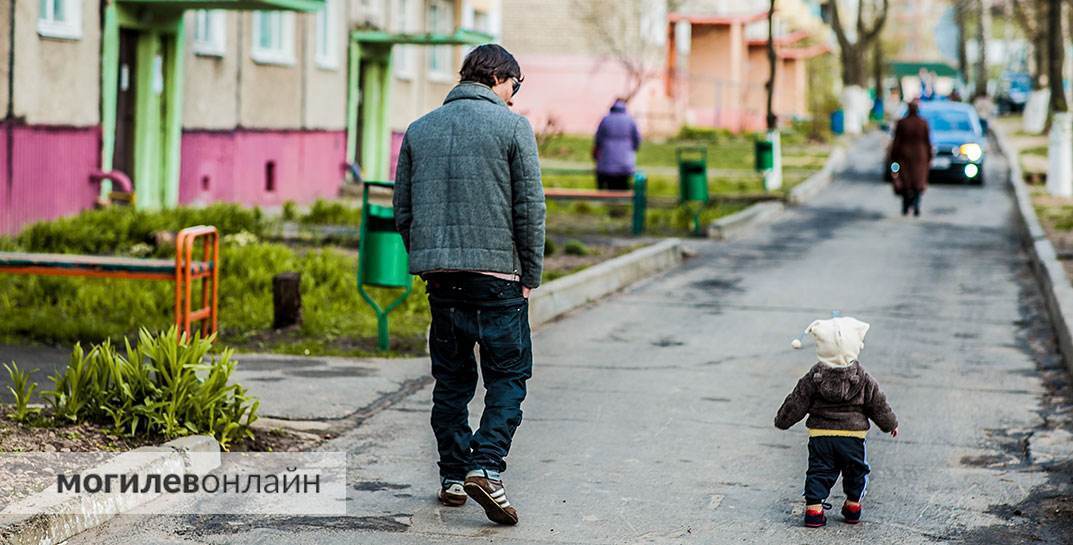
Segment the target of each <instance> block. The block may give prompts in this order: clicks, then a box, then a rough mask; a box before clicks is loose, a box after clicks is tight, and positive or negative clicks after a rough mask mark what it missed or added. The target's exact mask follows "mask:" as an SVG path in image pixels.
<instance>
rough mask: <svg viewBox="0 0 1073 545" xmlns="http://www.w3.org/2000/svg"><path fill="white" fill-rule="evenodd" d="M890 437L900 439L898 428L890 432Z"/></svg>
mask: <svg viewBox="0 0 1073 545" xmlns="http://www.w3.org/2000/svg"><path fill="white" fill-rule="evenodd" d="M890 436H891V437H898V428H894V429H893V430H890Z"/></svg>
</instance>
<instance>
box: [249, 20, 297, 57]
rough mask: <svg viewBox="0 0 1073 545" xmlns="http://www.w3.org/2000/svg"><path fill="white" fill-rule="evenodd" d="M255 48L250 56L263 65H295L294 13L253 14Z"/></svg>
mask: <svg viewBox="0 0 1073 545" xmlns="http://www.w3.org/2000/svg"><path fill="white" fill-rule="evenodd" d="M252 34H253V48H252V51H251V52H250V56H251V57H253V60H254V61H255V62H259V63H262V64H294V13H292V12H289V11H255V12H253V32H252Z"/></svg>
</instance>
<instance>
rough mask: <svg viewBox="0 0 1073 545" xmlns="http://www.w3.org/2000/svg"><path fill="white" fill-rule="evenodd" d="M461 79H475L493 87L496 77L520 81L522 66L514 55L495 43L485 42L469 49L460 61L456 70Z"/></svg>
mask: <svg viewBox="0 0 1073 545" xmlns="http://www.w3.org/2000/svg"><path fill="white" fill-rule="evenodd" d="M458 75H459V76H461V80H462V81H475V82H477V83H483V84H485V85H487V86H489V87H495V85H496V79H497V78H498V79H499V80H500V81H502V80H507V79H510V78H518V81H522V79H523V78H522V68H521V67H520V66H518V61H516V60H514V55H511V54H510V52H509V51H507V50H506V49H503V47H502V46H500V45H496V44H485V45H482V46H479V47H477V48H476V49H474V50H473V51H470V52H469V54H468V55H466V60H464V61H462V69H461V70H459V71H458Z"/></svg>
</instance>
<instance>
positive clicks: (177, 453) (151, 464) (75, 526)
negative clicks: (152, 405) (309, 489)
mask: <svg viewBox="0 0 1073 545" xmlns="http://www.w3.org/2000/svg"><path fill="white" fill-rule="evenodd" d="M191 452H197V453H208V454H215V456H208V457H206V456H197V457H194V458H191V457H190V456H188V455H187V454H188V453H191ZM130 453H137V456H133V457H128V458H127V459H124V454H129V453H119V454H117V455H116V457H115V458H113V459H111V460H109V461H108V462H106V463H105V464H104V465H102V466H99V467H97V468H94V469H93V470H87V471H93V472H96V473H100V474H105V473H109V474H130V473H147V472H150V471H151V472H152V473H160V474H164V473H169V474H170V473H174V474H179V475H181V474H196V475H204V474H206V473H208V472H210V471H212V470H213V469H216V468H217V467H219V465H220V444H219V443H217V442H216V440H215V439H213V438H212V437H209V436H205V435H192V436H189V437H182V438H179V439H175V440H173V441H168V442H167V443H164V444H163V445H160V446H158V447H141V448H137V449H134V450H133V451H130ZM159 496H160V494H130V493H126V494H124V493H121V492H119V491H118V490H117V491H115V492H110V493H100V494H93V495H90V496H87V495H79V496H74V495H72V496H69V497H66V498H65V499H63V500H62V503H61V504H56V503H55V496H47V495H46V494H45V493H38V494H35V495H32V496H29V497H27V498H24V499H22V500H20V502H19V503H24V502H32V503H43V504H44V505H46V506H47V507H46V508H43V509H42V510H41V511H40V512H38V513H37V514H33V515H4V516H3V517H2V518H0V544H2V545H31V544H32V545H44V544H52V543H60V542H62V541H65V540H67V539H70V538H71V537H74V536H75V535H77V534H79V533H81V532H84V531H86V530H89V529H90V528H94V527H97V526H100V525H101V524H104V523H105V522H106V521H108V520H109V519H111V518H113V517H115V516H116V515H119V514H122V513H126V512H129V511H131V510H133V509H135V508H137V507H139V506H141V505H145V504H146V503H148V502H150V501H152V500H154V499H156V498H157V497H159Z"/></svg>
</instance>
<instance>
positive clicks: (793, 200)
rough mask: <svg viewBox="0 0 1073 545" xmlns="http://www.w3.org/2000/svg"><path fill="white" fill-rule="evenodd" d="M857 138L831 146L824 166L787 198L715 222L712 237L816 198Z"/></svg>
mask: <svg viewBox="0 0 1073 545" xmlns="http://www.w3.org/2000/svg"><path fill="white" fill-rule="evenodd" d="M856 141H857V139H856V138H850V139H845V140H842V141H840V142H838V143H836V144H835V145H833V146H832V147H831V153H830V154H828V156H827V160H826V161H824V163H823V168H821V169H820V170H819V171H817V172H815V173H813V174H812V175H811V176H809V177H808V178H806V179H805V181H803V182H801V183H800V184H798V185H797V186H795V187H794V188H793V189H791V190H790V193H789V194H787V196H786V199H785V201H764V202H758V203H756V204H753V205H751V206H749V207H748V208H746V209H745V210H742V211H740V212H736V213H734V214H731V215H729V216H725V217H722V218H719V219H717V220H715V221H713V222H712V223H711V224H710V225H709V226H708V238H711V239H716V240H727V239H729V238H733V237H734V236H737V235H739V234H741V233H743V232H745V231H747V230H749V229H751V228H753V227H756V226H758V225H762V224H763V223H765V222H768V221H770V220H771V219H773V218H775V217H776V216H777V215H778V214H779V212H782V211H783V210H785V209H786V207H787V206H798V205H801V204H804V203H805V202H807V201H809V200H812V199H813V198H814V197H815V196H816V195H818V194H819V193H820V191H823V190H824V189H825V188H826V187H827V186H829V185H831V182H833V181H834V179H835V173H836V172H838V171H839V170H840V169H842V168H844V167H845V166H846V161H847V159H848V157H849V151H848V150H849V148H850V147H852V146H853V144H854V143H855V142H856Z"/></svg>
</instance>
